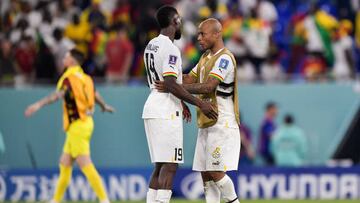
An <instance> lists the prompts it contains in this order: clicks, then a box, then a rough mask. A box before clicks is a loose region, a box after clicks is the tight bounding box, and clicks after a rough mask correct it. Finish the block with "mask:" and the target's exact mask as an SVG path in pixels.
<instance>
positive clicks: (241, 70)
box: [236, 57, 256, 83]
mask: <svg viewBox="0 0 360 203" xmlns="http://www.w3.org/2000/svg"><path fill="white" fill-rule="evenodd" d="M236 62H237V72H236V75H237V78H238V80H239V82H240V83H251V82H253V81H255V80H256V73H255V68H254V65H253V64H252V63H251V62H250V61H249V60H248V59H247V58H246V57H243V58H237V60H236Z"/></svg>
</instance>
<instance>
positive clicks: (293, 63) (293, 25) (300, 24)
mask: <svg viewBox="0 0 360 203" xmlns="http://www.w3.org/2000/svg"><path fill="white" fill-rule="evenodd" d="M305 17H306V13H305V12H301V11H299V12H297V13H295V15H293V16H292V18H291V20H290V24H289V32H290V34H291V41H290V54H289V55H290V57H289V67H288V69H287V71H286V72H287V73H288V74H293V73H297V72H298V71H299V68H300V64H301V63H302V61H303V60H304V58H305V56H306V49H305V43H306V41H305V32H306V30H305V26H304V18H305Z"/></svg>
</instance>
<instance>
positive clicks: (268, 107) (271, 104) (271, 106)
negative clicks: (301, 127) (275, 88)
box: [265, 101, 277, 110]
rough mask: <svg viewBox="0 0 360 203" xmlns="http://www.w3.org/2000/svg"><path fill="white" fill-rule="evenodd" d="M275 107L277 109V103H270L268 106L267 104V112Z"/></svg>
mask: <svg viewBox="0 0 360 203" xmlns="http://www.w3.org/2000/svg"><path fill="white" fill-rule="evenodd" d="M274 107H277V105H276V103H275V102H272V101H271V102H268V103H267V104H266V106H265V109H266V110H269V109H271V108H274Z"/></svg>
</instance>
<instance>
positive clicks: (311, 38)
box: [304, 4, 337, 74]
mask: <svg viewBox="0 0 360 203" xmlns="http://www.w3.org/2000/svg"><path fill="white" fill-rule="evenodd" d="M304 27H305V30H306V32H305V35H306V37H305V38H306V51H307V53H308V55H311V57H313V58H317V59H315V60H324V61H325V64H326V66H332V65H333V63H334V54H333V49H332V47H331V35H332V33H333V31H334V29H335V28H336V27H337V20H336V19H335V18H334V17H333V16H331V15H330V14H328V13H326V12H325V11H323V10H321V9H320V7H319V4H312V5H311V8H310V11H309V13H308V15H307V17H306V18H305V19H304ZM326 66H325V67H322V68H320V69H321V70H326ZM323 73H324V72H321V73H316V74H323Z"/></svg>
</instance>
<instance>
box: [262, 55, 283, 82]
mask: <svg viewBox="0 0 360 203" xmlns="http://www.w3.org/2000/svg"><path fill="white" fill-rule="evenodd" d="M260 75H261V78H262V80H263V81H264V82H265V83H274V82H277V81H281V80H282V79H283V78H284V73H283V68H282V66H281V64H280V63H279V61H278V59H277V57H276V55H273V56H269V57H268V59H267V60H266V61H265V63H263V64H262V65H261V67H260Z"/></svg>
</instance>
